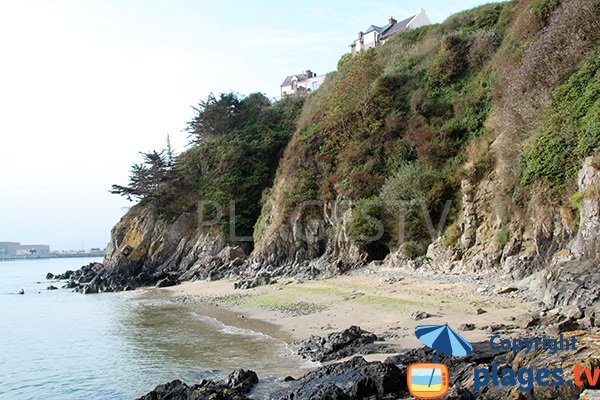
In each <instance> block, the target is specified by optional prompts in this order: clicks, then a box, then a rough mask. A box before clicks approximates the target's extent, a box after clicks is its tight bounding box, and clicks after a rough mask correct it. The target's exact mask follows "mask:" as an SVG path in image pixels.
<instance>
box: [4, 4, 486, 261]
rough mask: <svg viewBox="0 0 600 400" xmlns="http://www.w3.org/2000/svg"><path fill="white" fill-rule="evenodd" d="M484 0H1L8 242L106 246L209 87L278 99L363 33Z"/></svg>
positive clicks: (182, 139) (182, 140) (179, 141)
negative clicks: (116, 191)
mask: <svg viewBox="0 0 600 400" xmlns="http://www.w3.org/2000/svg"><path fill="white" fill-rule="evenodd" d="M483 3H486V1H478V0H462V1H443V2H442V1H433V0H424V1H416V0H414V1H413V0H411V1H398V0H394V1H389V0H374V1H347V0H346V1H326V0H325V1H324V0H319V1H307V0H304V1H297V0H296V1H293V2H288V1H260V2H258V1H257V2H252V1H199V0H196V1H193V0H188V1H183V0H181V1H166V0H165V1H152V0H139V1H133V0H101V1H100V0H98V1H85V0H57V1H33V0H12V1H11V0H0V150H1V153H2V154H1V157H0V171H1V181H0V182H1V183H0V241H18V242H21V243H23V244H35V243H41V244H49V245H50V246H51V248H52V249H53V250H59V249H80V248H81V247H82V242H83V245H84V247H85V248H86V249H89V248H90V247H101V248H104V246H105V245H106V243H107V242H108V240H109V235H110V229H111V227H112V226H113V225H114V224H115V223H116V222H117V221H118V220H119V218H120V217H121V215H122V214H123V213H124V212H125V211H126V209H127V207H129V206H131V203H128V202H127V201H125V200H124V199H122V198H120V197H118V196H115V195H111V194H110V193H109V192H108V190H109V189H110V186H111V185H112V184H113V183H121V184H125V183H127V177H128V171H129V167H130V165H131V164H132V163H133V162H137V161H138V160H139V157H138V151H148V150H151V149H155V148H162V147H163V146H164V143H165V140H166V136H167V134H169V135H170V136H171V140H172V142H173V143H174V145H175V146H176V148H178V149H182V148H183V147H184V145H185V144H186V142H187V139H186V134H185V133H184V132H182V131H183V129H184V127H185V124H186V122H187V121H188V120H189V119H190V118H191V117H192V109H191V107H190V106H191V105H194V104H197V102H198V100H200V99H201V98H205V97H206V96H207V95H208V94H209V93H210V92H215V93H219V92H227V91H235V92H238V93H241V94H249V93H252V92H262V93H265V94H266V95H268V96H270V97H271V96H276V95H278V93H279V85H280V83H281V82H282V81H283V79H284V77H285V76H286V75H290V74H294V73H299V72H301V71H303V70H305V69H307V68H310V69H312V70H313V71H316V72H317V73H318V74H323V73H326V72H328V71H331V70H333V69H335V66H336V64H337V61H338V59H339V57H340V56H341V55H342V54H343V53H345V52H347V51H348V45H349V44H350V43H351V42H352V41H353V40H354V39H355V36H356V34H357V32H358V31H359V30H364V29H366V28H367V27H368V26H369V25H370V24H379V25H383V24H385V23H386V21H387V19H388V18H389V17H390V16H394V17H395V18H397V19H402V18H405V17H408V16H410V15H413V14H414V13H415V12H416V11H417V10H418V9H419V7H423V8H425V10H426V12H427V14H428V15H429V17H430V18H431V20H432V21H433V22H441V21H443V20H444V19H445V18H446V17H448V16H449V15H450V14H452V13H454V12H457V11H460V10H464V9H467V8H471V7H473V6H476V5H478V4H483Z"/></svg>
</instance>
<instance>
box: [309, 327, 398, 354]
mask: <svg viewBox="0 0 600 400" xmlns="http://www.w3.org/2000/svg"><path fill="white" fill-rule="evenodd" d="M376 340H377V336H376V335H374V334H372V333H370V332H367V331H364V330H362V329H361V328H359V327H358V326H351V327H350V328H348V329H346V330H344V331H341V332H335V333H331V334H329V335H328V336H327V337H326V338H324V337H320V336H314V335H313V336H311V337H309V338H308V339H307V340H305V341H304V342H302V343H301V345H300V350H298V354H299V355H300V356H302V357H304V358H307V359H309V360H311V361H333V360H339V359H341V358H344V357H349V356H352V355H355V354H373V353H386V352H390V350H391V349H389V348H388V346H386V345H384V344H376V343H375V341H376Z"/></svg>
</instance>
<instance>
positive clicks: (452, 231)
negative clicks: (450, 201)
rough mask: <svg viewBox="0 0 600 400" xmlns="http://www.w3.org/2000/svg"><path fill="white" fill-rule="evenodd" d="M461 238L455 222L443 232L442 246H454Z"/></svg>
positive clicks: (458, 227) (460, 232) (458, 226)
mask: <svg viewBox="0 0 600 400" xmlns="http://www.w3.org/2000/svg"><path fill="white" fill-rule="evenodd" d="M461 236H462V231H461V229H460V225H459V224H458V223H457V222H453V223H452V224H450V225H448V227H446V229H445V230H444V246H446V247H450V246H454V245H455V244H456V243H458V241H459V239H460V237H461Z"/></svg>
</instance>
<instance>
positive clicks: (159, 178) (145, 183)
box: [110, 150, 170, 201]
mask: <svg viewBox="0 0 600 400" xmlns="http://www.w3.org/2000/svg"><path fill="white" fill-rule="evenodd" d="M140 154H141V155H142V160H143V162H142V163H140V164H133V165H132V166H131V172H130V175H129V185H128V186H121V185H112V190H111V191H110V192H111V193H113V194H118V195H121V196H125V197H127V200H129V201H133V198H137V199H139V200H143V199H146V198H151V197H158V196H159V195H160V191H161V184H162V183H164V182H165V181H166V180H167V179H168V176H169V170H170V162H169V159H168V156H167V155H165V152H164V151H160V152H157V151H156V150H153V151H151V152H149V153H140Z"/></svg>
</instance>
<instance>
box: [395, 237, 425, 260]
mask: <svg viewBox="0 0 600 400" xmlns="http://www.w3.org/2000/svg"><path fill="white" fill-rule="evenodd" d="M400 250H401V251H402V253H403V254H404V255H405V256H406V257H408V258H411V259H414V258H417V257H419V256H422V255H424V254H425V253H426V252H427V246H426V245H424V244H423V243H422V242H418V241H416V240H409V241H407V242H404V243H403V244H402V246H400Z"/></svg>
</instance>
